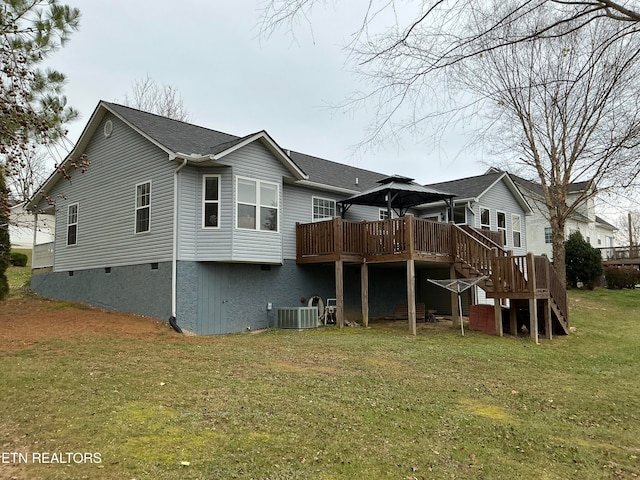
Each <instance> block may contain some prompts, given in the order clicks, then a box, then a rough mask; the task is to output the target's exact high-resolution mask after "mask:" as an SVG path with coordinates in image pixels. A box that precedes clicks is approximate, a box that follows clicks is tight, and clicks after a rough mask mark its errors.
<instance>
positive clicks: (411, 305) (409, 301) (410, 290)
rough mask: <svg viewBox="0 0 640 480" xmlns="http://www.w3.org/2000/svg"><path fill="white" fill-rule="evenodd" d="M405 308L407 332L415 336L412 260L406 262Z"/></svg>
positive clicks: (413, 263) (413, 268)
mask: <svg viewBox="0 0 640 480" xmlns="http://www.w3.org/2000/svg"><path fill="white" fill-rule="evenodd" d="M407 308H408V311H407V316H408V317H409V331H410V332H411V334H412V335H416V333H417V332H416V262H415V260H414V259H413V258H410V259H409V260H407Z"/></svg>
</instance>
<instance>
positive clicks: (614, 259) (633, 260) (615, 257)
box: [599, 245, 640, 267]
mask: <svg viewBox="0 0 640 480" xmlns="http://www.w3.org/2000/svg"><path fill="white" fill-rule="evenodd" d="M599 250H600V253H601V254H602V263H603V264H604V265H605V266H609V267H627V266H638V265H640V246H638V245H632V246H626V247H605V248H599Z"/></svg>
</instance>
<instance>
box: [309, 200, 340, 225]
mask: <svg viewBox="0 0 640 480" xmlns="http://www.w3.org/2000/svg"><path fill="white" fill-rule="evenodd" d="M315 200H323V201H325V202H332V203H333V211H334V216H333V217H322V218H314V213H315V212H314V206H315V205H314V201H315ZM337 215H338V204H337V202H336V201H335V200H334V199H333V198H326V197H316V196H312V197H311V221H312V222H324V221H325V220H331V219H332V218H335V217H336V216H337Z"/></svg>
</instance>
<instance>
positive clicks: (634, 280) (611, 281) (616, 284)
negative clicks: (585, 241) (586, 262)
mask: <svg viewBox="0 0 640 480" xmlns="http://www.w3.org/2000/svg"><path fill="white" fill-rule="evenodd" d="M604 276H605V278H606V280H607V288H611V289H614V290H619V289H621V288H634V287H635V286H636V285H638V284H639V283H640V271H639V270H636V269H635V268H633V267H607V268H605V269H604Z"/></svg>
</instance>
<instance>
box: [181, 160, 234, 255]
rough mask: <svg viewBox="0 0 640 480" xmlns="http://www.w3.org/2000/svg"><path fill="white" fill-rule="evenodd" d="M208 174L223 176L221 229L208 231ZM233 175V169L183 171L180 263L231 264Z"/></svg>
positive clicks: (186, 169) (221, 184)
mask: <svg viewBox="0 0 640 480" xmlns="http://www.w3.org/2000/svg"><path fill="white" fill-rule="evenodd" d="M205 175H218V176H219V177H220V190H219V197H220V200H219V227H218V228H204V227H203V220H202V215H203V213H202V208H203V196H202V193H203V191H202V182H203V178H204V176H205ZM232 185H233V176H232V170H231V168H229V167H223V168H194V167H186V168H185V169H184V170H182V171H181V172H180V186H179V194H178V198H179V207H178V208H179V215H178V222H179V223H178V224H179V235H178V259H179V260H192V261H193V260H205V261H231V241H232V231H233V223H234V222H233V202H232V201H231V199H232V198H233V192H232V189H233V187H232Z"/></svg>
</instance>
